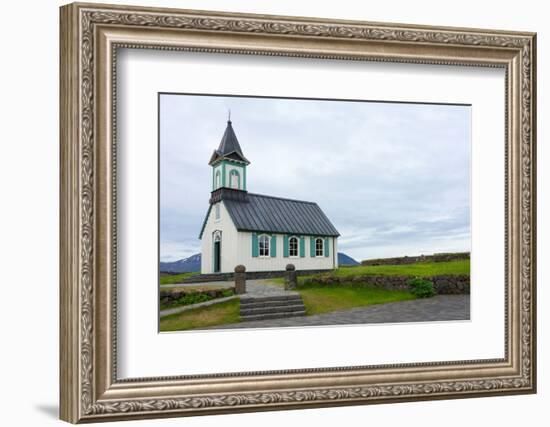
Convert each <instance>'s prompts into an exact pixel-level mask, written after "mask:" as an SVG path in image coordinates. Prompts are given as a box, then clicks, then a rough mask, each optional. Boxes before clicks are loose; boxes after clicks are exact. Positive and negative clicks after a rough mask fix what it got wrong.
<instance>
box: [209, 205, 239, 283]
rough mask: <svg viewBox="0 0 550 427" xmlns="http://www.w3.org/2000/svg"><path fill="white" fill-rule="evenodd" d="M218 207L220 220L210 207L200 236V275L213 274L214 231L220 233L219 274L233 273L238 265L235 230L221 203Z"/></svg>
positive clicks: (213, 207)
mask: <svg viewBox="0 0 550 427" xmlns="http://www.w3.org/2000/svg"><path fill="white" fill-rule="evenodd" d="M219 205H220V219H216V208H215V205H214V206H212V209H211V210H210V214H209V215H208V220H207V221H206V225H205V227H204V231H203V234H202V244H201V246H202V257H201V273H202V274H209V273H213V272H214V271H213V269H214V267H213V258H214V257H213V246H214V245H213V233H214V232H215V231H216V230H220V231H221V232H222V243H221V264H220V268H221V272H222V273H226V272H230V271H233V270H234V268H235V266H236V265H237V264H239V262H238V261H237V252H236V251H235V248H236V246H237V233H238V232H237V229H236V228H235V225H234V224H233V221H232V220H231V217H230V216H229V212H227V209H226V208H225V206H224V203H223V201H221V202H219Z"/></svg>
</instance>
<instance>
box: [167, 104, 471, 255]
mask: <svg viewBox="0 0 550 427" xmlns="http://www.w3.org/2000/svg"><path fill="white" fill-rule="evenodd" d="M229 108H231V112H232V120H233V126H234V128H235V131H236V134H237V137H238V138H239V141H240V143H241V147H242V149H243V151H244V153H245V155H246V156H247V157H248V159H249V160H250V161H251V165H250V166H249V167H248V170H247V185H248V190H249V191H250V192H255V193H262V194H271V195H276V196H283V197H290V198H296V199H303V200H310V201H316V202H317V203H318V204H319V205H320V206H321V208H323V210H324V211H325V212H326V214H327V215H328V217H329V218H330V219H331V221H332V222H333V223H334V225H335V226H336V228H337V229H338V230H339V231H340V233H341V234H342V236H341V238H340V240H339V242H340V243H339V244H340V249H341V250H342V251H343V252H346V253H348V254H350V255H352V256H354V257H356V258H359V259H365V258H371V257H379V256H394V255H405V254H409V255H413V254H415V253H429V252H441V251H446V250H451V248H452V250H467V249H468V248H469V230H470V223H469V210H470V206H469V173H470V170H469V162H470V108H469V107H465V106H449V105H425V104H393V103H373V102H332V101H313V100H283V99H261V98H238V97H205V96H189V95H163V96H161V127H160V131H161V132H160V134H161V146H160V153H161V159H160V168H161V183H160V188H161V258H162V259H169V258H170V259H172V258H177V257H184V256H188V255H191V254H192V253H190V251H193V250H195V252H196V251H198V250H199V249H198V248H199V241H198V233H199V231H200V227H201V225H202V221H203V219H204V215H205V214H206V211H207V209H208V199H209V197H210V191H211V182H212V181H211V179H212V178H211V170H210V167H209V166H208V160H209V158H210V155H211V153H212V151H213V150H214V149H215V148H216V147H217V146H218V144H219V141H220V139H221V136H222V134H223V131H224V129H225V125H226V124H225V121H226V119H227V110H228V109H229ZM195 252H193V253H195Z"/></svg>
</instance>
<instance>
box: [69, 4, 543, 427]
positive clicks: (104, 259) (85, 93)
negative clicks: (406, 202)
mask: <svg viewBox="0 0 550 427" xmlns="http://www.w3.org/2000/svg"><path fill="white" fill-rule="evenodd" d="M60 21H61V38H60V43H61V45H60V52H61V63H60V67H61V68H60V92H61V93H60V109H61V111H60V136H61V141H60V143H61V177H60V180H61V205H60V211H61V219H60V229H61V235H60V263H61V265H60V328H61V329H60V386H61V396H60V408H61V410H60V416H61V419H63V420H65V421H68V422H72V423H78V422H94V421H112V420H123V419H131V418H133V419H136V418H155V417H171V416H190V415H201V414H221V413H228V412H248V411H260V410H281V409H287V408H288V409H290V408H308V407H309V408H311V407H322V406H335V405H358V404H370V403H389V402H401V401H411V400H431V399H446V398H464V397H480V396H489V395H501V394H521V393H534V392H535V391H536V317H535V316H536V286H535V284H536V170H535V155H536V150H535V148H536V147H535V142H536V116H535V105H536V101H535V93H536V91H535V89H536V86H535V82H536V43H535V42H536V36H535V34H533V33H523V32H522V33H520V32H508V31H496V30H479V29H462V28H460V29H459V28H444V27H424V26H412V25H401V24H381V23H369V22H354V21H332V20H324V19H313V18H296V17H281V16H263V15H246V14H231V13H218V12H204V11H190V10H175V9H159V8H143V7H126V6H112V5H98V4H79V3H75V4H70V5H67V6H63V7H62V8H61V20H60ZM122 48H124V49H152V50H171V51H191V52H202V53H205V54H208V53H224V54H228V55H231V54H240V55H243V54H244V55H264V56H283V57H285V56H288V57H300V58H316V59H320V60H330V59H338V60H350V61H351V60H353V61H378V62H392V63H406V64H441V65H446V66H479V67H497V68H501V69H503V70H504V72H505V76H506V77H505V87H504V88H503V91H502V97H503V98H504V99H505V110H506V113H505V115H506V117H505V120H504V122H505V130H504V135H505V141H504V142H503V144H502V146H503V147H505V148H504V149H505V166H504V168H505V174H504V176H502V180H503V181H504V185H505V212H502V215H503V216H504V218H505V229H504V230H503V234H504V241H505V253H503V254H502V257H503V258H504V259H505V272H504V278H505V280H504V283H502V286H503V287H504V294H505V308H504V312H505V315H504V325H503V327H504V337H505V339H504V342H503V343H502V345H503V347H504V357H503V358H498V359H483V360H457V361H450V362H438V361H433V362H427V363H408V364H382V365H376V366H373V365H363V366H335V367H333V368H315V367H312V368H310V369H289V370H273V371H261V372H239V373H223V372H220V373H216V374H205V375H187V376H176V377H154V378H131V379H127V378H126V379H120V378H119V377H118V375H117V371H118V370H117V342H118V341H119V339H120V337H118V336H117V328H116V325H117V287H116V284H117V282H116V278H117V275H116V272H117V233H116V230H117V229H116V223H117V210H116V198H117V186H116V167H117V150H116V135H117V133H116V129H117V128H116V126H117V114H116V111H117V110H116V103H117V98H116V85H117V74H116V61H117V50H119V49H122ZM487 173H491V172H490V170H487ZM182 339H184V338H183V336H182Z"/></svg>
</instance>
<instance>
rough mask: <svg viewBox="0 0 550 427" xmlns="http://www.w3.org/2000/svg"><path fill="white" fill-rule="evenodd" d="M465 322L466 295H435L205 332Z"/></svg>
mask: <svg viewBox="0 0 550 427" xmlns="http://www.w3.org/2000/svg"><path fill="white" fill-rule="evenodd" d="M469 319H470V295H437V296H435V297H433V298H426V299H417V300H411V301H400V302H392V303H387V304H377V305H371V306H367V307H357V308H352V309H349V310H342V311H333V312H331V313H326V314H318V315H315V316H304V317H290V318H285V319H272V320H255V321H251V322H242V323H234V324H229V325H220V326H214V327H211V328H208V329H233V328H278V327H284V326H321V325H352V324H364V323H400V322H433V321H448V320H469Z"/></svg>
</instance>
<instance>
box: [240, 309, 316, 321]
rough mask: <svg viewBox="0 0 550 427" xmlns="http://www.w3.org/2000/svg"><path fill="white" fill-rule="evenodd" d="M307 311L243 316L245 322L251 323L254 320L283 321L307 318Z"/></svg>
mask: <svg viewBox="0 0 550 427" xmlns="http://www.w3.org/2000/svg"><path fill="white" fill-rule="evenodd" d="M305 315H306V311H305V310H302V311H286V312H280V313H265V314H253V315H248V316H241V320H242V321H243V322H250V321H252V320H269V319H283V318H286V317H299V316H305Z"/></svg>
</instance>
